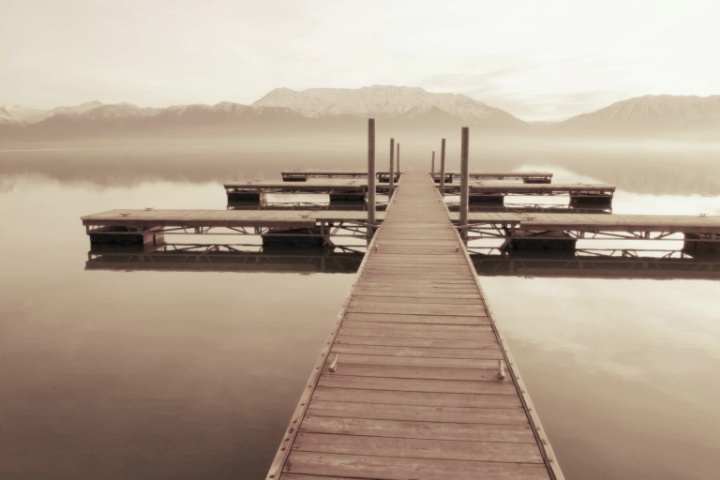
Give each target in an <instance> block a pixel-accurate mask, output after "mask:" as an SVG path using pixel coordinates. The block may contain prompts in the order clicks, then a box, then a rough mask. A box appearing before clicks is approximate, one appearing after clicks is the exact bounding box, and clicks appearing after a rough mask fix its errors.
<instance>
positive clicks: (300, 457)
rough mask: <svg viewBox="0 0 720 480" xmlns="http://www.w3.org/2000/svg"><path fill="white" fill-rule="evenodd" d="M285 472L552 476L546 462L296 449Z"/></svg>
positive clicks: (428, 479) (434, 478) (397, 478)
mask: <svg viewBox="0 0 720 480" xmlns="http://www.w3.org/2000/svg"><path fill="white" fill-rule="evenodd" d="M285 471H286V472H291V473H308V474H318V475H323V476H333V475H336V476H340V477H342V478H346V477H351V478H352V477H354V476H359V477H360V478H364V479H387V480H407V479H413V480H447V479H448V478H492V479H512V480H540V479H548V478H550V477H549V475H548V473H547V471H546V470H545V468H544V466H543V465H540V464H532V463H527V464H518V463H500V462H484V463H482V462H468V461H463V460H443V459H417V458H409V459H408V458H396V457H371V456H361V455H339V454H325V453H313V452H300V451H293V452H292V453H291V454H290V457H289V458H288V462H287V465H286V469H285Z"/></svg>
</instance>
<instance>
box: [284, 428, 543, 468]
mask: <svg viewBox="0 0 720 480" xmlns="http://www.w3.org/2000/svg"><path fill="white" fill-rule="evenodd" d="M293 449H294V450H298V451H303V452H316V453H339V454H343V455H357V454H358V452H362V454H363V455H365V456H375V457H399V458H441V459H448V460H469V461H473V462H482V461H487V462H510V463H515V462H517V463H542V457H541V456H540V452H539V451H538V449H537V447H536V446H535V445H533V444H531V443H505V442H497V443H493V442H463V441H457V440H424V439H416V438H387V437H364V436H352V435H331V434H322V433H300V434H298V439H297V441H296V442H295V445H294V446H293Z"/></svg>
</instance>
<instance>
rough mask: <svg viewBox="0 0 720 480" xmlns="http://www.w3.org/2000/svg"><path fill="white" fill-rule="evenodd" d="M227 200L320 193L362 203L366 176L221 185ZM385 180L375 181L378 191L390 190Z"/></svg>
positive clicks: (337, 200) (259, 181) (385, 191)
mask: <svg viewBox="0 0 720 480" xmlns="http://www.w3.org/2000/svg"><path fill="white" fill-rule="evenodd" d="M224 187H225V193H226V194H227V199H228V202H229V203H238V202H246V203H247V202H250V203H260V201H261V199H262V196H263V195H268V194H291V195H297V194H308V193H312V194H323V195H329V196H330V202H331V203H335V202H354V203H358V202H360V203H362V202H364V201H365V198H366V197H367V193H368V180H367V175H366V178H327V179H316V178H311V179H308V180H306V181H302V182H301V181H285V182H277V181H272V180H253V181H249V182H232V183H226V184H224ZM390 190H391V189H390V185H389V183H377V184H376V191H377V192H378V193H385V194H387V193H390Z"/></svg>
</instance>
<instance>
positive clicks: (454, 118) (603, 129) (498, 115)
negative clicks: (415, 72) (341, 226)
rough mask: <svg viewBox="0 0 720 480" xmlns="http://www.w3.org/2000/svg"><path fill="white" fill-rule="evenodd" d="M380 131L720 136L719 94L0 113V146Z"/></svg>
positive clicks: (425, 96) (309, 100)
mask: <svg viewBox="0 0 720 480" xmlns="http://www.w3.org/2000/svg"><path fill="white" fill-rule="evenodd" d="M368 117H375V118H378V119H379V120H381V121H382V122H383V125H384V126H391V127H408V128H417V129H424V128H434V127H438V126H442V127H459V126H470V127H478V128H482V129H493V130H503V131H510V132H513V131H515V132H529V131H543V132H547V131H555V132H561V133H562V132H585V133H628V132H656V133H660V134H663V133H665V132H668V131H681V132H682V131H684V132H710V133H711V134H718V135H720V95H713V96H708V97H696V96H670V95H659V96H650V95H648V96H643V97H636V98H631V99H628V100H624V101H621V102H617V103H614V104H612V105H610V106H608V107H606V108H603V109H600V110H597V111H595V112H590V113H586V114H582V115H578V116H575V117H572V118H569V119H567V120H565V121H563V122H556V123H543V124H532V123H528V122H524V121H522V120H520V119H519V118H516V117H514V116H513V115H511V114H510V113H508V112H505V111H503V110H501V109H499V108H494V107H491V106H488V105H486V104H484V103H482V102H480V101H477V100H474V99H472V98H470V97H468V96H466V95H460V94H451V93H430V92H427V91H426V90H424V89H422V88H416V87H395V86H380V85H377V86H372V87H364V88H359V89H330V88H316V89H309V90H304V91H294V90H290V89H287V88H278V89H275V90H273V91H271V92H269V93H268V94H267V95H265V96H264V97H262V98H261V99H259V100H258V101H256V102H255V103H253V104H251V105H242V104H238V103H232V102H221V103H218V104H216V105H202V104H194V105H178V106H171V107H167V108H142V107H138V106H136V105H132V104H129V103H119V104H103V103H100V102H97V101H94V102H88V103H83V104H81V105H77V106H71V107H58V108H55V109H52V110H39V109H33V108H27V107H22V106H1V107H0V140H2V139H14V138H21V139H24V138H29V139H46V138H58V137H63V138H65V137H77V136H104V135H116V134H120V135H122V134H146V135H152V134H158V133H182V132H183V131H198V129H199V130H201V131H203V132H208V131H212V132H215V133H237V132H240V131H251V132H252V131H258V130H268V131H272V130H274V129H283V128H292V129H306V128H310V129H312V128H318V127H319V128H322V129H323V130H346V129H348V128H353V129H356V128H357V125H358V122H359V121H360V120H361V119H365V118H368Z"/></svg>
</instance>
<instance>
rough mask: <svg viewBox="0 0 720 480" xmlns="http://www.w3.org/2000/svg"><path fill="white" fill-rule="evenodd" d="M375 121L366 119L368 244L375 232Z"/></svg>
mask: <svg viewBox="0 0 720 480" xmlns="http://www.w3.org/2000/svg"><path fill="white" fill-rule="evenodd" d="M375 180H376V178H375V119H374V118H369V119H368V193H367V195H368V197H367V198H368V205H367V207H368V229H367V239H368V242H369V241H370V239H371V238H372V236H373V233H374V231H375Z"/></svg>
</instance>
